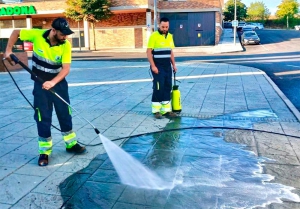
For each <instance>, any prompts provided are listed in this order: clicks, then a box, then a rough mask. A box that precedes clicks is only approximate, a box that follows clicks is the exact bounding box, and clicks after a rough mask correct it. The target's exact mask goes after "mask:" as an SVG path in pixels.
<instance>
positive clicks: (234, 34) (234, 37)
mask: <svg viewBox="0 0 300 209" xmlns="http://www.w3.org/2000/svg"><path fill="white" fill-rule="evenodd" d="M234 22H236V0H234ZM236 29H237V25H234V33H233V40H234V45H236V32H237V31H236Z"/></svg>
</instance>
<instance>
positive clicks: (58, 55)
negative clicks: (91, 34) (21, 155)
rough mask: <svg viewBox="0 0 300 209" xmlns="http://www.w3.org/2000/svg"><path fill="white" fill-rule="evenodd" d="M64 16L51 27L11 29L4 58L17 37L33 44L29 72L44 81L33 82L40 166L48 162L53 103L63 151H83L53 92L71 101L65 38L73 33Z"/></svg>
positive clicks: (64, 106)
mask: <svg viewBox="0 0 300 209" xmlns="http://www.w3.org/2000/svg"><path fill="white" fill-rule="evenodd" d="M72 33H73V31H72V30H71V29H70V28H69V24H68V22H67V21H66V20H65V19H64V18H56V19H55V20H54V21H53V22H52V29H48V30H45V29H21V30H14V31H13V32H12V34H11V36H10V38H9V40H8V43H7V47H6V52H5V54H4V58H5V59H7V60H8V61H11V58H10V54H12V47H13V45H14V44H15V42H16V41H17V39H18V37H19V38H20V39H21V40H23V41H29V42H32V43H33V56H32V71H33V72H34V73H35V74H36V75H37V76H38V77H39V78H41V79H42V80H43V81H45V82H44V83H40V82H38V81H35V82H34V89H33V96H34V104H33V106H34V109H35V114H34V119H35V121H36V123H37V129H38V135H39V138H38V144H39V154H40V156H39V160H38V165H39V166H46V165H48V156H49V155H50V154H51V152H52V136H51V122H52V111H53V106H54V108H55V112H56V115H57V118H58V121H59V125H60V128H61V133H62V136H63V140H64V142H65V146H66V151H67V152H71V153H75V154H81V153H84V152H85V151H86V149H85V147H82V146H80V145H79V144H78V143H77V140H76V134H75V132H74V131H73V130H72V117H71V110H70V108H69V106H68V105H67V104H65V103H64V102H63V101H62V100H60V99H59V98H58V97H57V96H55V95H54V94H52V93H51V92H50V91H48V90H49V89H53V90H54V91H55V92H56V93H57V94H58V95H59V96H60V97H61V98H63V99H64V100H65V101H66V102H67V103H70V100H69V93H68V83H67V81H66V79H65V77H66V76H67V75H68V74H69V72H70V65H71V44H70V42H69V41H68V40H66V37H67V36H68V35H70V34H72Z"/></svg>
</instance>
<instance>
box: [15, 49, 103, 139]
mask: <svg viewBox="0 0 300 209" xmlns="http://www.w3.org/2000/svg"><path fill="white" fill-rule="evenodd" d="M10 58H11V59H12V60H13V61H14V62H15V63H16V64H19V65H21V66H22V67H23V68H24V69H25V70H26V71H28V72H29V73H30V74H31V75H32V76H33V79H34V80H35V81H38V82H40V83H44V81H43V80H42V79H41V78H40V77H38V76H37V75H36V74H35V73H34V72H32V71H31V70H30V69H29V68H28V67H27V66H26V65H25V64H24V63H23V62H21V61H20V60H19V59H18V58H17V57H16V55H14V54H11V55H10ZM49 91H50V92H51V93H52V94H54V95H55V96H57V97H58V98H59V99H60V100H61V101H63V102H64V103H65V104H66V105H68V106H69V107H70V108H71V109H72V110H74V111H75V112H76V113H77V114H79V112H78V111H77V110H76V109H75V108H74V107H72V106H71V105H70V104H69V103H68V102H66V101H65V100H64V99H63V98H62V97H61V96H60V95H59V94H57V93H56V92H55V91H54V90H53V89H52V88H51V89H49ZM80 117H81V118H82V119H84V120H85V121H86V122H88V123H89V124H90V125H91V126H92V127H93V128H94V130H95V132H96V134H97V135H98V134H100V131H99V130H98V129H97V128H96V127H95V126H94V125H93V124H92V123H91V122H90V121H89V120H87V119H86V118H85V117H83V116H80Z"/></svg>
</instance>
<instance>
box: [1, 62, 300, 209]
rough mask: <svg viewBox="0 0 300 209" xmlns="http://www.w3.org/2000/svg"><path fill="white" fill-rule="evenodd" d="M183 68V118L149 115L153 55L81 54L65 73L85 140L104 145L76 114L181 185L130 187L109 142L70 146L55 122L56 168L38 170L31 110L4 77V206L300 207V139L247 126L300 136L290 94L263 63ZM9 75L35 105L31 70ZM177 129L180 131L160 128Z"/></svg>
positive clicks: (52, 161) (180, 74)
mask: <svg viewBox="0 0 300 209" xmlns="http://www.w3.org/2000/svg"><path fill="white" fill-rule="evenodd" d="M177 65H178V68H179V72H178V73H177V78H178V80H179V81H181V83H180V91H181V95H182V106H183V111H182V114H181V117H180V118H178V119H175V120H169V119H167V118H165V119H162V120H156V119H154V118H153V116H152V115H151V113H150V101H151V91H152V83H151V79H150V77H149V72H148V71H149V67H148V63H146V62H126V61H124V62H109V61H98V62H97V61H93V62H89V61H75V62H73V63H72V72H71V73H70V75H69V76H68V81H69V91H70V97H71V105H72V106H73V107H75V109H76V110H77V111H78V112H79V113H80V114H79V115H78V114H77V113H76V112H75V113H74V130H75V131H76V133H77V135H78V140H79V141H80V142H82V143H85V144H96V143H99V142H100V139H99V137H98V136H97V135H96V134H95V132H94V130H93V128H92V127H91V126H90V125H89V124H88V123H87V122H86V121H84V120H82V119H79V118H77V117H76V115H78V116H83V117H85V118H87V119H88V120H89V121H91V122H92V123H93V124H94V125H95V126H96V127H98V128H99V130H100V131H101V133H102V134H103V135H104V136H106V137H107V138H109V139H111V140H116V139H119V138H122V139H121V140H116V141H114V142H115V143H116V144H118V145H120V146H122V147H123V148H124V150H126V151H127V152H128V153H130V154H131V155H133V156H134V157H136V158H137V159H139V160H140V161H141V162H143V163H144V164H145V165H146V166H148V167H150V168H152V169H153V170H154V171H155V172H157V173H158V174H159V175H160V176H161V177H162V178H163V179H165V180H166V181H171V182H175V183H174V184H175V187H174V188H173V189H171V190H162V191H153V190H143V189H137V188H132V187H129V186H126V185H123V184H121V183H120V180H119V179H118V176H117V174H116V172H115V170H114V167H113V166H112V165H111V163H110V160H109V158H108V157H107V155H106V154H105V150H104V148H103V146H102V145H100V146H93V147H88V153H87V154H85V155H80V156H74V155H70V154H68V153H66V152H65V148H64V145H63V142H62V140H61V136H60V133H59V132H58V131H57V130H55V129H53V140H54V141H53V142H54V148H53V155H52V156H51V158H50V165H49V166H47V167H38V166H37V157H38V154H37V148H38V147H37V141H36V140H37V132H36V125H35V122H34V120H33V110H32V108H31V107H30V105H29V104H27V103H26V101H25V100H24V99H23V98H22V96H21V95H20V93H18V91H17V89H16V87H15V86H14V85H13V83H12V81H11V78H10V77H9V75H8V74H7V73H0V80H1V84H2V85H1V86H2V88H1V90H0V91H1V95H2V96H1V98H0V116H1V118H2V120H1V121H0V133H1V135H0V145H1V147H2V151H1V153H0V187H1V190H0V208H4V209H6V208H39V207H40V208H224V207H225V206H226V207H227V208H230V207H237V208H242V207H245V208H251V207H252V208H253V207H254V206H255V207H256V206H258V205H263V204H267V205H268V206H267V208H272V209H273V208H295V209H296V208H300V204H299V203H298V202H297V201H299V197H298V195H297V194H299V188H300V181H299V169H300V166H299V155H300V147H299V143H298V141H299V138H297V137H287V136H284V135H278V134H272V133H266V132H259V131H249V130H243V129H255V130H263V131H269V132H276V133H281V134H288V135H294V136H299V137H300V133H299V127H300V126H299V123H298V117H297V111H296V110H295V109H294V107H293V106H292V105H291V104H290V103H288V105H287V103H286V102H288V100H287V99H286V98H285V97H284V95H283V94H282V93H281V92H279V91H278V89H277V88H276V86H273V85H274V84H273V83H272V82H271V81H270V80H269V79H268V77H266V75H265V74H264V73H263V72H262V71H260V70H258V69H254V68H250V67H244V66H238V65H227V64H211V63H201V62H198V61H187V62H180V63H178V64H177ZM12 74H13V76H14V78H15V79H16V81H17V83H18V84H19V85H20V88H21V90H22V91H23V92H24V94H25V95H26V96H27V97H28V99H29V100H30V101H32V94H31V91H32V87H33V83H32V81H31V80H30V79H29V77H30V76H29V75H28V73H26V72H25V71H18V72H13V73H12ZM285 101H286V102H285ZM53 124H54V125H57V124H58V122H57V120H56V118H55V117H54V118H53ZM203 127H207V128H206V129H205V128H203ZM222 127H223V128H222ZM228 128H231V129H228ZM232 128H236V129H232ZM168 129H176V130H173V131H169V132H167V131H166V132H162V131H163V130H168ZM153 132H160V133H156V134H151V133H153ZM140 134H145V135H144V136H137V137H130V136H135V135H140ZM175 140H177V142H176V143H175ZM222 160H223V161H222ZM210 163H212V164H213V166H211V164H210ZM220 163H221V164H220ZM233 165H235V167H232V166H233ZM263 165H264V166H263ZM217 166H219V167H217ZM230 166H231V167H230ZM216 168H218V169H216ZM217 173H218V174H219V175H216V174H217ZM204 180H205V181H204ZM217 180H220V182H218V184H216V181H217ZM203 181H204V182H203ZM236 182H238V183H236ZM241 186H242V187H241ZM292 187H293V188H295V190H293V188H292ZM224 188H225V190H224ZM237 188H240V189H237ZM241 188H243V189H241ZM237 191H238V192H237ZM279 199H281V200H282V201H283V203H279V202H280V201H279ZM246 200H247V201H246ZM50 202H51V203H50ZM243 204H244V205H243Z"/></svg>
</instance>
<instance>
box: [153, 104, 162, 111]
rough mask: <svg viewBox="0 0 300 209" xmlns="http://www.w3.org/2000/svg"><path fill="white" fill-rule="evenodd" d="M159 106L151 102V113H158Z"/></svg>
mask: <svg viewBox="0 0 300 209" xmlns="http://www.w3.org/2000/svg"><path fill="white" fill-rule="evenodd" d="M160 108H161V104H160V102H152V113H157V112H160Z"/></svg>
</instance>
